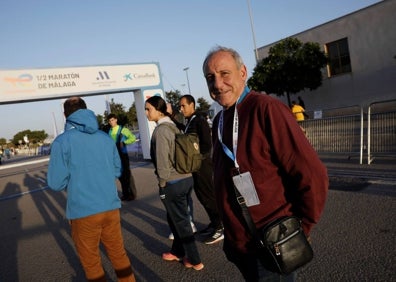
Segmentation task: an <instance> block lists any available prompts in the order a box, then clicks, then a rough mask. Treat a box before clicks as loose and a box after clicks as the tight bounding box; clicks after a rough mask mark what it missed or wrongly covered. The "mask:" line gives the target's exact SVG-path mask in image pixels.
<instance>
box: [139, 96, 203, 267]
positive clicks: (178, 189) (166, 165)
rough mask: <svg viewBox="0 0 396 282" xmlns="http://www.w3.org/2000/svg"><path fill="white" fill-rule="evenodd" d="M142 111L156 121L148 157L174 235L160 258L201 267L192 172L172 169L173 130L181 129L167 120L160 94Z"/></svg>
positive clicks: (146, 104) (148, 101)
mask: <svg viewBox="0 0 396 282" xmlns="http://www.w3.org/2000/svg"><path fill="white" fill-rule="evenodd" d="M145 111H146V116H147V119H148V120H149V121H154V122H156V123H157V126H156V128H155V129H154V132H153V135H152V137H151V147H150V156H151V160H152V161H153V163H154V167H155V174H156V175H157V178H158V186H159V195H160V198H161V201H162V203H163V204H164V206H165V209H166V213H167V220H168V224H169V227H170V229H171V231H172V233H173V235H174V240H173V243H172V248H171V250H170V251H169V252H168V253H163V254H162V259H164V260H166V261H183V264H184V266H185V267H187V268H193V269H195V270H201V269H203V268H204V265H203V264H202V262H201V258H200V256H199V253H198V249H197V246H196V244H195V237H194V233H193V229H192V228H191V224H190V214H189V211H188V202H187V199H188V197H187V196H188V195H189V194H190V193H191V190H192V187H193V179H192V176H191V174H180V173H178V172H177V171H176V170H175V168H174V163H175V133H179V132H180V131H179V129H178V128H177V127H176V125H175V123H174V122H173V121H172V120H171V119H170V117H169V113H168V112H167V107H166V102H165V100H164V99H162V98H161V97H159V96H153V97H150V98H149V99H147V100H146V103H145Z"/></svg>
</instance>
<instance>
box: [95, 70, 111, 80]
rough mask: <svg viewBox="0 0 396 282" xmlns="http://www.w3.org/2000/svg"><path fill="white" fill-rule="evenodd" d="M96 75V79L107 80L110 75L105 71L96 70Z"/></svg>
mask: <svg viewBox="0 0 396 282" xmlns="http://www.w3.org/2000/svg"><path fill="white" fill-rule="evenodd" d="M98 75H99V76H97V77H96V80H107V79H110V76H109V75H108V73H107V71H100V72H98Z"/></svg>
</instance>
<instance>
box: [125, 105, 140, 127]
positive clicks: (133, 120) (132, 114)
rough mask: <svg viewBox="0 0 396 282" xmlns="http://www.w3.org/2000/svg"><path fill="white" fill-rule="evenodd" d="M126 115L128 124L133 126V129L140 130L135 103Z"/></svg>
mask: <svg viewBox="0 0 396 282" xmlns="http://www.w3.org/2000/svg"><path fill="white" fill-rule="evenodd" d="M126 114H127V118H128V123H129V124H130V125H131V127H132V128H138V119H137V113H136V104H135V102H133V103H132V106H131V107H130V108H129V110H128V112H127V113H126Z"/></svg>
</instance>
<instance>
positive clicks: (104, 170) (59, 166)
mask: <svg viewBox="0 0 396 282" xmlns="http://www.w3.org/2000/svg"><path fill="white" fill-rule="evenodd" d="M120 174H121V161H120V157H119V155H118V151H117V147H116V145H115V144H114V141H113V140H112V139H111V138H110V137H109V136H108V135H107V134H106V133H105V132H103V131H102V130H99V128H98V122H97V119H96V116H95V114H94V113H93V112H92V111H91V110H86V109H81V110H78V111H76V112H74V113H72V114H71V115H70V116H69V117H68V118H67V119H66V124H65V131H64V132H63V133H62V134H61V135H59V136H58V137H57V138H55V140H54V142H53V143H52V146H51V157H50V161H49V165H48V175H47V181H48V186H49V187H50V188H51V189H52V190H55V191H62V190H65V189H66V190H67V207H66V217H67V218H68V219H76V218H82V217H86V216H89V215H93V214H97V213H100V212H105V211H110V210H114V209H118V208H120V207H121V201H120V199H119V197H118V192H117V186H116V182H115V181H116V178H117V177H119V176H120Z"/></svg>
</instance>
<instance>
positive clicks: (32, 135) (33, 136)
mask: <svg viewBox="0 0 396 282" xmlns="http://www.w3.org/2000/svg"><path fill="white" fill-rule="evenodd" d="M25 136H27V138H28V141H29V144H37V143H43V142H44V140H45V139H46V138H47V137H48V134H47V133H45V131H44V130H36V131H30V130H29V129H26V130H23V131H20V132H18V133H17V134H15V135H14V138H13V139H12V143H13V144H14V145H15V146H18V145H19V141H20V140H21V142H22V143H21V144H25V145H27V143H26V142H25V138H24V137H25Z"/></svg>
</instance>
